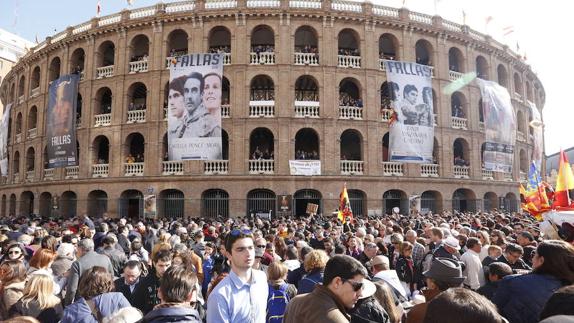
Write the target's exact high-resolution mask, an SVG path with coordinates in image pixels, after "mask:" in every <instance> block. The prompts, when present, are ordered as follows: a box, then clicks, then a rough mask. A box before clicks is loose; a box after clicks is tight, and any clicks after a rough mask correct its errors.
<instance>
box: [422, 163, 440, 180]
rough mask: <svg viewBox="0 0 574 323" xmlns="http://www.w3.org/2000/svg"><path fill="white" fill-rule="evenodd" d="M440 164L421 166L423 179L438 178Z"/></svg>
mask: <svg viewBox="0 0 574 323" xmlns="http://www.w3.org/2000/svg"><path fill="white" fill-rule="evenodd" d="M438 169H439V165H438V164H421V177H438Z"/></svg>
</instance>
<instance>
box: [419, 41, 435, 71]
mask: <svg viewBox="0 0 574 323" xmlns="http://www.w3.org/2000/svg"><path fill="white" fill-rule="evenodd" d="M432 53H433V48H432V45H431V43H429V42H428V41H427V40H424V39H420V40H418V41H417V42H416V44H415V55H416V62H417V63H418V64H422V65H429V66H432V65H433V62H432Z"/></svg>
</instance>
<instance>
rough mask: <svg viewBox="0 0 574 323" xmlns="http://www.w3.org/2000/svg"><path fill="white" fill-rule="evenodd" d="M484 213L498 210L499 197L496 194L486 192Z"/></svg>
mask: <svg viewBox="0 0 574 323" xmlns="http://www.w3.org/2000/svg"><path fill="white" fill-rule="evenodd" d="M483 201H484V211H485V212H491V211H492V210H494V209H498V196H497V195H496V193H494V192H486V193H485V194H484V198H483Z"/></svg>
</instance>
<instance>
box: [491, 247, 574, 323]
mask: <svg viewBox="0 0 574 323" xmlns="http://www.w3.org/2000/svg"><path fill="white" fill-rule="evenodd" d="M532 267H533V271H532V273H530V274H526V275H511V276H507V277H505V278H504V279H502V280H501V281H500V283H499V285H498V289H497V291H496V293H495V294H494V298H493V302H494V304H496V306H497V307H498V309H499V310H500V312H501V314H502V315H503V316H504V317H505V318H507V319H508V320H509V321H510V322H511V323H512V322H526V323H529V322H538V318H539V316H540V313H541V312H542V308H543V307H544V304H545V303H546V302H547V301H548V299H549V298H550V296H552V294H553V293H554V292H555V291H556V290H558V289H559V288H560V287H562V286H566V285H570V284H574V246H572V245H571V244H568V243H567V242H565V241H562V240H547V241H544V242H542V243H540V244H539V245H538V247H537V248H536V252H535V253H534V257H533V258H532Z"/></svg>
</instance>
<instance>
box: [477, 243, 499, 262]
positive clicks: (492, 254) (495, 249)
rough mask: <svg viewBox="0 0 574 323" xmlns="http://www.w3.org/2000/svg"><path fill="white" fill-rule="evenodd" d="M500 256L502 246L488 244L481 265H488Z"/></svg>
mask: <svg viewBox="0 0 574 323" xmlns="http://www.w3.org/2000/svg"><path fill="white" fill-rule="evenodd" d="M501 256H502V248H500V247H499V246H497V245H490V246H488V250H487V255H486V257H485V258H484V259H483V260H482V267H488V265H490V264H491V263H493V262H496V261H497V260H498V258H500V257H501Z"/></svg>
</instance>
